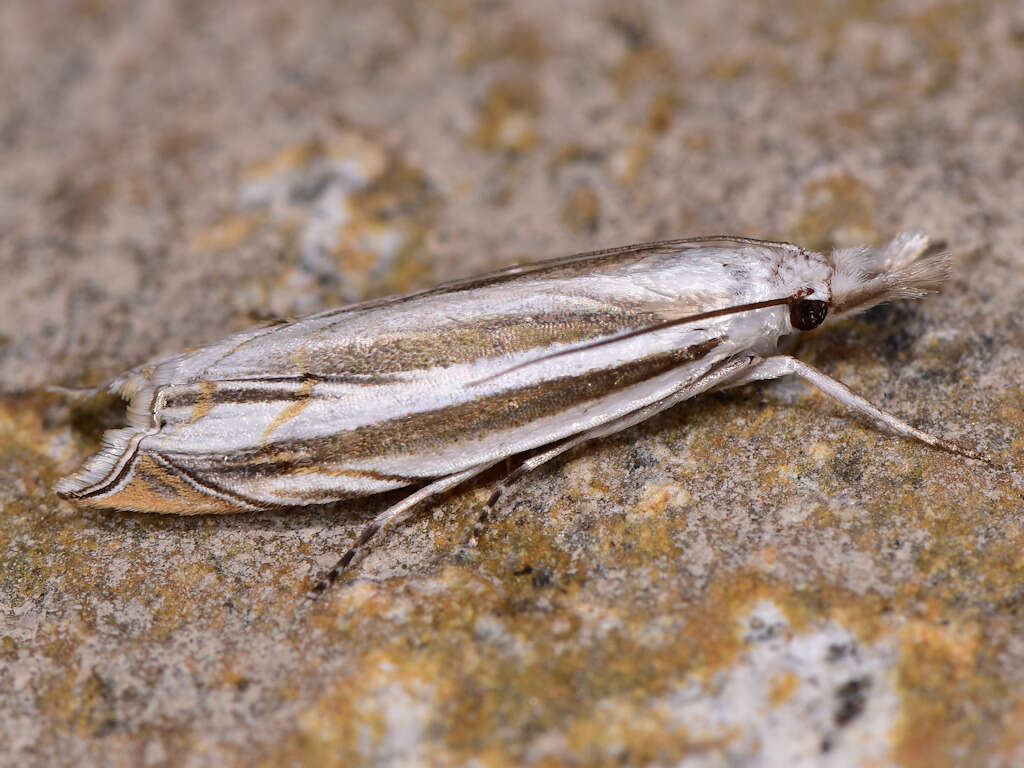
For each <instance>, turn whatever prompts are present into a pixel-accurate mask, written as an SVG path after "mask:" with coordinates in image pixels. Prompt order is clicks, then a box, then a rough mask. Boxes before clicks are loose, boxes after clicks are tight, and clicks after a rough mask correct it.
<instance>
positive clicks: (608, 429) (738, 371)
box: [480, 357, 757, 523]
mask: <svg viewBox="0 0 1024 768" xmlns="http://www.w3.org/2000/svg"><path fill="white" fill-rule="evenodd" d="M756 360H757V359H756V358H750V357H743V358H734V359H731V360H728V361H726V362H725V363H724V364H721V365H719V366H717V367H716V368H714V369H712V370H711V371H708V372H707V373H706V374H704V376H702V377H701V378H699V379H697V380H696V381H690V382H685V383H684V384H682V385H681V386H680V387H679V388H678V389H676V390H675V391H673V392H672V393H671V394H669V395H666V396H665V397H663V398H662V399H661V400H657V401H655V402H653V403H649V404H648V405H644V406H640V407H638V408H636V409H635V410H632V411H629V412H627V413H626V414H625V415H624V416H620V417H619V418H617V419H613V420H612V421H609V422H606V423H604V424H601V425H599V426H597V427H594V428H593V429H590V430H588V431H586V432H583V433H581V434H579V435H576V437H572V438H569V439H568V440H566V441H565V442H563V443H560V444H558V445H556V446H554V447H553V448H549V449H548V450H546V451H544V452H542V453H538V454H537V455H536V456H531V457H530V458H528V459H526V460H525V461H524V462H523V463H522V464H520V465H519V466H518V467H516V468H515V469H514V470H512V472H510V473H509V474H508V475H506V476H505V478H504V479H502V481H501V482H500V483H498V485H497V487H496V488H495V489H494V493H492V494H491V497H490V498H489V499H488V500H487V505H486V507H485V509H484V513H483V515H481V518H480V523H484V522H486V521H487V514H488V510H491V509H494V505H495V504H496V503H497V501H498V499H500V498H501V496H502V495H503V494H505V493H506V492H507V491H508V489H509V486H510V485H512V483H514V482H515V481H516V480H518V479H519V478H521V477H522V476H523V475H525V474H526V473H527V472H531V471H532V470H534V469H536V468H537V467H539V466H540V465H541V464H545V463H547V462H549V461H551V459H554V458H555V457H557V456H561V455H562V454H563V453H565V452H566V451H570V450H572V449H573V448H575V447H576V446H578V445H579V444H580V443H584V442H586V441H587V440H594V439H595V438H599V437H607V436H608V435H613V434H615V433H616V432H621V431H622V430H624V429H629V428H630V427H632V426H634V425H636V424H639V423H640V422H642V421H646V420H647V419H649V418H651V417H652V416H654V415H655V414H656V413H660V412H661V411H664V410H666V409H668V408H671V407H672V406H673V405H676V404H677V403H679V402H682V401H683V400H687V399H689V398H691V397H693V396H695V395H697V394H699V393H700V392H704V391H707V390H708V389H714V388H716V387H721V386H723V385H725V386H732V381H733V379H734V378H735V377H736V376H742V375H743V374H744V373H745V370H746V369H747V368H748V367H749V366H750V365H751V364H752V363H753V364H757V363H756Z"/></svg>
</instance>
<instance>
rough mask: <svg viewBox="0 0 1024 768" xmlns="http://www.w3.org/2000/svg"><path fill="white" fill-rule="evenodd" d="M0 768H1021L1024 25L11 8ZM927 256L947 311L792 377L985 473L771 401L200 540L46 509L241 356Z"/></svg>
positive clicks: (816, 357) (860, 10)
mask: <svg viewBox="0 0 1024 768" xmlns="http://www.w3.org/2000/svg"><path fill="white" fill-rule="evenodd" d="M0 38H2V39H3V41H4V43H3V49H2V52H0V274H2V275H3V276H4V278H3V280H2V284H0V392H2V395H0V762H2V763H3V764H5V765H26V764H36V765H52V764H63V765H90V764H94V765H126V766H127V765H222V764H225V763H228V764H245V765H253V764H267V765H281V764H310V765H346V766H349V765H392V764H399V765H420V764H424V765H426V764H456V765H478V766H505V765H509V766H511V765H534V766H556V765H604V764H612V763H614V764H629V765H689V766H714V765H724V764H736V763H737V762H739V763H752V764H759V765H773V766H774V765H786V766H788V765H793V764H807V763H820V764H825V765H837V766H839V765H842V766H846V765H905V766H928V768H934V767H935V766H942V765H963V764H981V763H987V764H991V765H1001V764H1002V765H1009V764H1014V763H1016V764H1021V762H1022V761H1024V640H1022V638H1024V580H1022V579H1024V554H1022V549H1024V495H1022V494H1024V490H1022V489H1024V473H1022V469H1024V375H1022V371H1024V312H1022V309H1021V298H1022V296H1024V216H1021V212H1022V211H1024V98H1022V94H1024V12H1022V7H1021V5H1020V4H1019V3H1018V2H1016V1H1015V0H996V1H994V2H981V1H980V0H979V1H972V0H932V1H925V0H923V1H922V2H910V1H909V0H907V1H906V2H878V1H876V0H868V1H866V2H858V3H850V4H839V3H837V4H818V3H804V2H799V1H798V0H792V1H791V2H787V3H777V4H775V3H773V4H757V3H740V2H730V3H721V2H718V0H694V2H688V3H674V2H669V0H664V2H655V1H654V0H652V1H651V2H645V3H643V4H633V3H629V4H627V3H622V4H616V3H612V2H582V0H571V2H563V3H547V2H541V1H540V0H520V1H519V2H516V3H507V4H503V3H483V2H481V3H475V4H474V3H469V2H462V1H460V0H437V2H432V3H408V2H400V1H399V0H395V1H394V2H378V3H338V2H328V1H327V0H323V2H306V3H292V2H284V0H282V1H281V2H264V3H232V4H212V3H196V2H182V3H163V2H159V1H158V0H151V1H148V2H136V1H135V0H97V1H94V2H67V3H50V4H37V3H29V2H10V3H4V4H2V6H0ZM908 227H917V228H921V229H924V230H925V231H927V232H929V233H931V234H933V235H934V236H936V237H938V238H942V239H945V240H946V241H948V243H949V245H950V248H951V249H952V251H953V254H954V267H955V276H954V279H953V280H952V281H951V283H950V285H949V288H948V289H947V290H946V291H945V293H943V294H942V295H941V296H936V297H931V298H928V299H927V300H924V301H921V302H915V303H902V304H896V305H892V306H887V307H881V308H878V309H875V310H873V311H871V312H869V313H867V314H865V315H863V316H860V317H858V318H855V319H852V320H849V321H846V322H844V323H842V324H840V325H838V326H837V327H835V328H832V329H830V330H829V331H827V332H825V331H823V332H821V333H818V334H813V335H811V336H809V337H808V339H807V340H806V341H805V342H804V343H803V344H802V346H801V347H800V348H799V349H798V350H797V354H799V356H800V357H802V358H803V359H805V360H807V361H809V362H812V363H814V364H816V365H819V366H821V367H823V368H824V369H825V370H826V371H828V372H829V373H831V374H833V375H835V376H837V377H839V378H841V379H842V380H843V381H845V382H846V383H847V384H849V385H850V386H852V387H854V388H855V389H858V390H860V391H862V392H864V393H865V394H867V395H868V396H869V397H870V398H871V399H872V400H874V401H875V402H877V403H879V404H881V405H882V406H883V407H885V408H887V409H889V410H892V411H893V412H895V413H898V414H901V415H903V416H905V417H906V418H908V419H909V420H911V421H913V422H914V423H916V424H919V425H921V426H922V427H924V428H925V429H928V430H930V431H933V432H936V433H939V434H943V435H947V436H949V437H951V438H953V439H957V440H960V441H961V442H963V443H964V444H970V445H974V446H977V447H979V448H980V449H981V450H983V451H985V452H987V453H988V454H990V455H991V456H992V457H993V458H994V460H995V461H996V462H997V463H998V464H1000V465H1002V466H1005V467H1007V468H1008V469H1007V470H1005V471H992V470H988V469H986V468H984V467H983V466H981V465H979V464H977V463H973V462H968V461H964V460H961V459H958V458H956V457H952V456H949V455H946V454H943V453H939V452H936V451H932V450H929V449H927V448H925V447H923V446H921V445H917V444H914V443H911V442H908V441H905V440H901V439H898V438H895V437H892V436H890V435H888V434H886V433H884V432H881V431H879V430H878V429H875V428H873V427H872V426H870V425H867V424H864V423H862V422H860V421H858V420H856V419H852V418H850V417H848V416H847V415H846V414H844V413H843V412H842V410H841V409H840V408H838V407H837V406H835V405H834V404H832V403H830V402H829V401H827V400H825V399H824V398H823V397H822V396H820V395H818V394H816V393H813V392H810V391H808V390H807V389H806V388H804V387H803V386H801V385H799V384H797V383H792V382H780V383H776V384H772V385H761V386H751V387H745V388H743V389H740V390H736V391H733V392H729V393H726V394H723V395H718V396H711V397H705V398H702V399H700V400H699V401H695V402H691V403H688V404H685V405H683V406H681V407H677V408H675V409H674V410H672V411H670V412H668V413H665V414H663V415H661V416H659V417H657V418H655V419H653V420H651V421H650V422H648V423H646V424H643V425H642V426H640V427H638V428H635V429H632V430H630V431H628V432H626V433H624V434H622V435H620V436H617V437H615V438H613V439H607V440H603V441H600V442H598V443H596V444H593V445H589V446H586V447H584V448H582V449H580V450H577V451H576V452H574V453H573V454H571V455H570V456H569V457H568V458H566V459H565V460H563V461H560V462H558V463H556V464H553V465H552V466H550V467H547V468H544V469H543V470H541V471H538V472H537V473H535V474H534V475H532V476H530V477H529V478H527V479H526V480H525V481H523V482H522V483H521V484H520V486H519V488H518V490H517V491H516V493H515V494H514V495H513V496H512V497H510V498H509V500H508V501H507V502H505V503H504V506H503V507H502V508H500V510H499V512H498V513H497V514H496V515H495V517H494V519H493V520H492V522H491V523H490V524H489V525H488V526H487V527H486V529H485V530H484V531H483V532H482V533H481V534H480V535H479V536H477V537H476V538H474V537H473V536H472V521H474V520H475V519H476V517H477V516H478V514H479V513H480V510H481V507H482V505H483V502H484V500H485V499H486V498H487V496H488V494H489V492H490V489H491V487H492V486H493V483H494V482H495V481H496V480H497V479H498V477H499V476H500V473H498V474H497V475H489V476H488V477H486V478H484V479H483V480H481V481H480V482H476V483H472V484H470V485H469V486H468V487H466V488H465V489H462V490H460V491H459V492H457V493H455V494H453V495H452V496H450V497H449V498H447V499H446V500H444V501H443V502H441V503H437V504H433V505H431V506H430V507H428V508H427V509H426V510H425V511H424V513H423V514H422V515H421V517H420V518H419V519H418V520H417V521H416V522H414V523H412V524H409V525H407V526H405V527H403V528H402V529H400V530H396V531H394V532H392V533H390V534H388V535H387V536H386V537H385V539H384V540H383V541H382V542H381V543H380V545H379V546H378V547H377V548H376V549H374V550H373V551H372V553H371V554H370V555H369V556H368V557H367V558H366V559H365V560H363V561H362V562H361V563H360V564H359V566H358V568H357V569H356V570H355V571H354V572H353V573H352V574H351V575H350V576H349V578H348V579H347V580H346V581H344V582H343V583H341V584H340V585H338V586H337V587H336V588H335V589H333V590H332V591H331V592H330V593H329V594H328V595H327V596H326V597H325V598H324V599H322V600H321V601H319V602H318V603H316V604H314V605H312V606H310V605H308V604H306V603H305V602H304V601H302V600H301V599H300V596H301V595H302V594H303V593H304V591H305V590H306V588H307V587H308V585H309V583H310V579H311V578H312V577H313V576H314V575H315V574H317V573H318V572H319V570H320V569H322V568H324V567H326V566H328V565H329V564H330V563H332V562H333V559H334V558H335V557H336V555H337V553H338V551H339V550H341V549H344V548H345V547H346V545H347V544H348V543H349V542H350V541H351V540H352V537H353V536H354V534H355V532H357V531H358V529H359V528H360V526H361V525H362V524H363V523H364V522H365V520H366V519H367V518H368V517H369V516H371V515H373V514H374V512H376V511H379V510H380V509H382V508H383V506H384V505H385V504H387V503H388V502H389V501H394V500H395V497H389V498H385V499H372V500H369V501H365V502H361V503H348V504H343V505H337V506H333V507H329V508H317V509H307V510H302V511H287V512H282V513H280V514H259V515H257V514H253V515H241V516H237V517H231V518H166V517H147V516H142V515H131V514H103V513H96V512H89V511H79V510H76V509H74V508H73V507H71V506H69V505H68V504H66V503H64V502H62V501H60V500H59V499H58V498H57V497H56V496H55V495H54V494H53V492H52V486H53V483H54V482H55V480H56V479H57V478H58V477H60V476H62V475H64V474H67V473H68V472H70V471H72V470H73V469H75V468H76V466H77V464H78V463H79V462H80V461H81V460H82V459H83V458H84V457H85V456H86V455H88V454H89V453H90V452H91V451H93V450H95V449H96V447H97V445H98V439H99V435H100V433H101V432H102V430H103V429H104V428H105V427H109V426H114V425H116V424H118V422H119V420H120V419H121V418H123V407H122V406H121V405H120V404H118V403H117V402H114V401H113V400H110V399H104V398H92V399H88V400H85V401H82V402H78V403H74V402H71V403H69V402H68V401H67V400H66V399H63V398H61V397H59V396H56V395H53V394H49V393H48V392H47V391H46V390H45V389H44V388H45V386H46V385H48V384H64V385H91V384H97V383H100V382H102V381H104V380H105V379H107V378H108V377H110V376H112V375H114V374H117V373H119V372H120V371H122V370H124V369H125V368H128V367H130V366H132V365H135V364H137V363H139V362H141V361H143V360H145V359H146V358H148V357H151V356H154V355H156V354H160V353H167V352H174V351H177V350H179V349H181V348H184V347H186V346H189V345H198V344H202V343H204V342H207V341H211V340H213V339H216V338H218V337H221V336H223V335H225V334H228V333H230V332H233V331H235V330H238V329H241V328H244V327H246V326H249V325H251V324H253V323H255V322H258V321H260V320H261V319H264V318H266V317H272V316H281V315H285V316H287V315H293V314H300V313H304V312H307V311H313V310H316V309H319V308H323V307H328V306H332V305H336V304H339V303H343V302H346V301H350V300H353V299H358V298H363V297H369V296H377V295H383V294H387V293H392V292H398V291H405V290H410V289H413V288H419V287H425V286H428V285H430V284H431V283H433V282H435V281H437V280H440V279H445V278H448V277H454V276H462V275H467V274H471V273H473V272H476V271H479V270H482V269H487V268H491V267H495V266H499V265H503V264H507V263H510V262H512V261H514V260H519V259H538V258H543V257H547V256H554V255H561V254H564V253H570V252H573V251H581V250H587V249H590V248H596V247H605V246H609V245H615V244H621V243H625V242H638V241H643V240H651V239H658V238H663V237H673V236H688V235H695V234H708V233H717V232H729V233H736V234H747V235H753V236H762V237H774V238H780V239H785V240H791V241H795V242H799V243H800V244H803V245H807V246H811V247H817V248H827V247H830V246H833V245H847V244H851V243H857V242H878V241H880V240H882V239H884V238H885V237H887V236H889V235H891V234H892V233H894V232H895V231H898V230H900V229H903V228H908Z"/></svg>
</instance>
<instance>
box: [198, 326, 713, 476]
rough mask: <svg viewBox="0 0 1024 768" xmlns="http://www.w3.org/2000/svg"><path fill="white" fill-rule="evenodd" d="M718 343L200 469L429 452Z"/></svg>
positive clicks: (665, 367) (268, 468) (560, 407)
mask: <svg viewBox="0 0 1024 768" xmlns="http://www.w3.org/2000/svg"><path fill="white" fill-rule="evenodd" d="M719 344H721V339H717V338H716V339H709V340H707V341H705V342H702V343H700V344H695V345H693V346H690V347H687V348H684V349H677V350H671V351H669V352H663V353H659V354H655V355H649V356H648V357H645V358H642V359H640V360H635V361H632V362H630V363H627V364H624V365H621V366H618V367H616V368H608V369H602V370H597V371H589V372H587V373H585V374H581V375H578V376H565V377H562V378H559V379H553V380H550V381H545V382H541V383H537V384H532V385H529V386H526V387H522V388H520V389H518V390H510V391H506V392H500V393H496V394H493V395H489V396H487V397H483V398H480V399H477V400H473V401H470V402H464V403H459V404H456V405H451V406H447V407H444V408H439V409H436V410H433V411H425V412H422V413H411V414H406V415H404V416H400V417H398V418H395V419H391V420H389V421H385V422H383V423H381V424H374V425H367V426H363V427H358V428H356V429H352V430H348V431H345V432H341V433H339V434H336V435H327V436H321V437H316V438H310V439H306V440H288V441H282V442H279V443H272V444H270V445H264V446H261V447H259V448H256V449H254V450H249V451H245V452H240V453H237V454H234V455H232V456H227V457H224V458H223V460H221V461H218V462H217V463H216V465H210V466H207V467H204V469H203V474H204V476H205V474H206V473H210V474H211V475H214V476H216V477H227V476H233V475H240V474H248V473H254V472H258V473H271V474H273V473H300V472H308V471H310V470H308V469H304V468H305V467H312V466H315V467H322V465H323V463H324V462H325V460H328V457H339V458H341V459H350V458H351V459H359V458H372V457H380V456H384V455H387V454H389V453H390V454H406V455H407V454H412V453H422V452H427V451H430V450H431V449H432V448H435V447H440V446H442V445H448V444H451V443H456V442H461V441H468V440H473V439H475V438H479V437H482V436H484V435H486V434H491V433H494V432H499V431H503V430H508V429H514V428H515V427H517V426H523V425H526V424H529V423H531V422H533V421H536V420H538V419H542V418H545V417H548V416H552V415H554V414H557V413H560V412H562V411H564V410H566V409H567V408H570V407H573V406H576V405H580V404H582V403H585V402H588V401H592V400H597V399H599V398H601V397H606V396H608V395H611V394H614V393H615V392H617V391H620V390H622V389H626V388H627V387H630V386H633V385H635V384H639V383H641V382H643V381H646V380H648V379H650V378H653V377H655V376H658V375H660V374H663V373H666V372H668V371H670V370H672V369H674V368H678V367H679V366H681V365H685V364H686V363H690V362H693V361H695V360H699V359H701V358H702V357H704V356H705V355H707V354H708V353H709V352H710V351H711V350H712V349H714V348H715V347H717V346H718V345H719Z"/></svg>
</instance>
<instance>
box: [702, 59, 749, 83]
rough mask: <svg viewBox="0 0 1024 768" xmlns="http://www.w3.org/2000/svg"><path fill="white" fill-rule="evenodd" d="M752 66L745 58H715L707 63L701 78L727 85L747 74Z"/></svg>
mask: <svg viewBox="0 0 1024 768" xmlns="http://www.w3.org/2000/svg"><path fill="white" fill-rule="evenodd" d="M753 64H754V63H753V62H752V61H751V60H750V59H749V58H748V57H746V56H717V57H714V58H712V59H711V60H710V61H708V63H707V65H705V67H704V70H703V72H702V73H701V76H702V77H705V78H711V79H712V80H716V81H718V82H719V83H728V82H729V81H731V80H736V79H738V78H740V77H743V76H744V75H746V74H748V73H749V72H750V70H751V68H752V67H753Z"/></svg>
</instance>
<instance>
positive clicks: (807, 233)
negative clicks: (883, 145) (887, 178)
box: [789, 173, 878, 251]
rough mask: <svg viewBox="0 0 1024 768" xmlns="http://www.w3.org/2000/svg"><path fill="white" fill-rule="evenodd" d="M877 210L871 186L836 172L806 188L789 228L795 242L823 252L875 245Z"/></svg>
mask: <svg viewBox="0 0 1024 768" xmlns="http://www.w3.org/2000/svg"><path fill="white" fill-rule="evenodd" d="M877 210H878V201H877V199H876V196H875V194H874V192H873V191H872V190H871V189H870V188H869V187H868V186H867V185H865V184H864V183H863V182H861V181H860V180H859V179H857V178H855V177H854V176H852V175H850V174H848V173H834V174H831V175H828V176H825V177H824V178H819V179H814V180H812V181H809V182H808V183H807V184H806V185H805V186H804V190H803V200H802V201H801V203H800V206H799V208H798V209H797V210H796V212H795V213H794V214H793V215H792V221H791V222H790V226H789V228H790V230H791V231H792V239H793V241H795V242H798V243H800V244H801V245H804V246H805V247H807V248H812V249H814V250H819V251H827V250H829V249H830V248H832V247H833V246H835V245H844V246H845V245H850V244H853V243H865V242H872V241H873V240H875V239H876V234H877V231H876V230H877Z"/></svg>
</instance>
